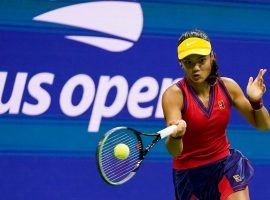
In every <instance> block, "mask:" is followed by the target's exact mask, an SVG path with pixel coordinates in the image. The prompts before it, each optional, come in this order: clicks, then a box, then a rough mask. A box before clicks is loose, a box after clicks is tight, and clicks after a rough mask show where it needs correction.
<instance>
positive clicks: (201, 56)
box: [182, 55, 207, 61]
mask: <svg viewBox="0 0 270 200" xmlns="http://www.w3.org/2000/svg"><path fill="white" fill-rule="evenodd" d="M206 57H207V55H206V56H204V55H200V56H199V57H198V59H200V58H206ZM186 60H192V59H190V58H184V59H182V61H186Z"/></svg>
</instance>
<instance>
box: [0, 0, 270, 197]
mask: <svg viewBox="0 0 270 200" xmlns="http://www.w3.org/2000/svg"><path fill="white" fill-rule="evenodd" d="M89 2H92V3H93V4H94V3H95V2H94V1H72V0H67V1H49V0H48V1H47V0H41V1H27V0H26V1H19V0H10V1H1V2H0V77H1V79H0V97H1V98H0V100H1V101H0V103H1V105H0V114H1V117H0V130H1V131H0V159H1V162H0V169H1V171H2V172H3V173H1V175H0V176H1V177H0V180H1V182H2V185H3V187H1V189H0V194H1V196H2V197H3V199H80V200H81V199H98V198H99V199H118V200H119V199H126V198H127V196H126V195H127V194H130V196H129V197H128V199H138V198H141V199H172V198H173V189H172V183H171V177H170V175H171V160H170V158H169V155H168V154H167V152H166V150H165V148H164V145H163V143H161V144H159V145H158V146H157V147H155V149H154V150H153V152H151V154H150V155H149V158H148V159H146V161H145V163H144V164H143V167H142V168H141V169H140V171H139V172H138V175H137V176H136V177H135V178H134V179H133V180H132V181H130V182H129V183H128V184H127V185H124V186H121V187H111V186H108V185H106V184H105V183H103V182H102V180H101V179H100V177H99V176H98V174H97V170H96V165H95V150H96V146H97V143H98V141H99V139H100V138H101V137H102V136H103V135H104V133H105V132H106V131H107V130H109V129H110V128H112V127H115V126H122V125H125V126H130V127H133V128H136V129H138V130H140V131H146V132H152V131H156V130H159V129H161V128H163V127H164V125H165V124H164V119H163V117H162V111H161V107H160V102H159V100H160V95H161V94H162V92H163V91H164V88H165V87H167V86H168V85H170V84H171V83H172V81H173V80H175V79H177V78H179V77H182V76H183V72H182V71H181V68H180V67H179V65H178V63H177V57H176V43H177V39H178V37H179V35H180V34H181V33H182V32H183V31H186V30H189V29H193V28H199V29H202V30H205V31H206V32H207V33H208V34H209V36H210V38H211V39H212V44H213V48H214V51H215V52H216V53H217V59H218V63H219V66H220V73H221V74H222V75H224V76H228V77H231V78H233V79H234V80H236V81H237V82H238V83H239V85H240V86H241V87H242V88H243V90H244V91H245V87H246V84H247V81H248V78H249V76H256V75H257V72H258V70H259V69H260V68H268V63H270V57H269V52H270V45H269V44H270V26H269V19H270V4H269V3H268V1H256V3H254V2H253V1H248V0H246V1H237V2H235V1H226V0H224V1H211V0H208V1H204V0H201V1H199V0H198V1H173V0H172V1H137V2H134V1H130V2H129V3H130V4H128V5H135V7H132V6H131V8H132V9H131V10H132V12H133V11H134V13H135V14H137V15H135V18H136V20H137V21H138V23H136V22H134V21H132V20H128V19H129V18H128V15H127V17H126V18H123V17H122V18H120V19H121V20H123V21H121V22H119V21H117V22H116V21H113V22H112V23H111V24H113V26H112V28H115V27H116V25H117V24H118V23H120V24H122V25H123V27H124V28H125V26H126V28H125V29H124V32H117V31H118V29H117V28H116V30H117V31H116V32H112V28H106V29H105V28H104V27H105V26H104V25H103V26H101V29H102V31H101V30H98V29H97V25H100V24H102V21H103V20H105V19H108V17H107V18H106V16H107V15H102V14H101V15H100V16H99V18H96V20H94V22H95V23H96V22H97V23H96V24H95V27H96V29H95V27H94V28H92V29H91V28H89V29H87V28H84V27H81V26H79V25H78V26H76V25H72V26H71V25H70V24H67V21H68V22H70V21H72V20H74V19H75V18H77V17H80V14H81V10H79V11H80V12H78V13H77V15H74V13H71V14H69V15H68V17H67V16H65V22H62V23H59V22H58V23H57V22H56V21H54V22H48V21H47V22H45V21H42V20H37V19H34V18H35V17H37V16H41V15H42V14H44V13H48V12H49V11H53V10H56V9H61V8H66V6H71V5H72V6H76V5H83V6H84V5H89V4H87V3H89ZM121 2H122V3H125V2H126V1H121ZM80 3H83V4H80ZM99 3H105V4H106V3H107V2H106V1H99ZM109 3H113V2H112V1H110V2H109ZM118 3H120V2H118ZM132 3H133V4H132ZM93 4H91V5H93ZM120 5H122V4H121V3H120V4H119V6H120ZM110 6H112V5H110ZM90 7H91V6H90ZM73 8H74V7H73ZM110 8H111V11H108V10H107V8H106V7H104V13H103V14H106V13H105V12H113V10H114V9H113V8H112V7H110ZM58 11H59V10H58ZM65 11H66V12H70V10H69V11H67V10H65ZM89 12H90V11H89ZM92 12H93V11H92ZM117 12H119V11H117V6H116V13H117ZM140 12H141V14H142V15H140ZM90 13H91V12H90ZM101 13H102V12H101ZM122 13H124V14H125V11H122ZM129 13H130V12H129ZM91 14H92V13H91ZM91 14H90V15H89V16H88V17H89V18H87V17H85V18H87V20H89V21H90V22H89V23H90V24H91V23H94V22H92V21H91V17H92V18H93V17H95V15H94V14H93V15H91ZM58 18H59V16H57V15H53V19H54V20H56V19H58ZM82 19H84V17H83V18H81V19H80V20H79V22H81V21H82ZM125 19H126V21H125ZM87 20H86V21H87ZM111 20H113V18H112V19H111ZM115 20H116V19H115ZM117 20H119V18H117ZM105 21H106V20H105ZM140 22H141V23H142V26H141V27H140ZM76 23H78V21H77V22H76ZM132 23H134V25H133V24H132ZM114 24H115V26H114ZM130 24H131V25H132V26H130ZM134 27H135V28H134ZM133 28H134V30H133ZM121 30H122V29H121ZM119 31H120V28H119ZM132 31H133V32H132ZM136 31H137V32H136ZM135 32H136V34H137V35H136V34H135ZM132 34H135V36H132ZM71 35H72V36H74V35H75V36H87V37H98V38H99V39H100V38H103V39H104V38H107V39H110V40H106V43H105V44H108V45H105V46H104V44H103V46H102V47H100V46H97V45H93V44H91V45H89V44H86V43H82V42H78V41H75V40H71V39H67V38H66V37H67V36H71ZM136 37H137V38H136ZM97 40H98V39H97ZM112 41H114V42H117V44H119V45H120V44H129V45H131V46H130V47H129V48H126V49H122V50H118V51H111V50H108V49H105V47H108V46H110V47H112V45H111V43H110V42H112ZM99 45H101V44H99ZM268 73H269V72H267V73H266V75H265V83H266V85H267V86H268V85H269V82H270V78H269V77H270V76H269V74H268ZM76 77H79V78H77V79H76ZM5 78H6V79H5ZM74 80H75V81H74ZM114 80H116V83H114V82H113V81H114ZM119 82H120V84H119V85H117V83H119ZM84 83H85V84H86V85H87V87H83V84H84ZM72 84H73V86H74V88H73V89H72ZM110 84H112V86H111V87H109V88H108V87H107V86H108V85H110ZM113 84H116V85H113ZM65 87H67V89H66V90H65V89H64V88H65ZM89 88H90V89H89ZM136 88H137V89H138V90H139V92H137V93H136ZM1 91H2V92H1ZM136 94H137V95H143V94H145V95H146V96H147V97H148V99H146V100H145V101H140V100H141V99H142V98H140V99H136V96H137V95H136ZM65 95H66V96H65ZM68 95H70V96H68ZM84 95H88V96H84ZM91 95H92V96H91ZM151 95H152V96H151ZM61 96H63V101H61V100H60V99H61ZM11 97H12V98H11ZM150 97H151V98H150ZM118 98H120V99H122V100H123V101H122V102H121V100H118ZM116 99H117V101H116ZM102 100H104V102H102ZM269 100H270V93H269V92H266V94H265V96H264V102H265V106H266V107H267V108H269V104H268V102H269ZM83 101H84V104H85V105H84V106H83V105H82V102H83ZM8 102H9V103H8ZM116 102H118V104H117V103H116ZM119 102H120V103H119ZM27 105H28V107H27ZM113 105H115V107H113ZM65 106H66V107H65ZM80 109H81V110H80ZM38 110H40V112H37V111H38ZM31 112H33V113H31ZM228 137H229V139H230V141H231V146H232V147H235V148H238V149H240V150H241V151H242V152H243V153H244V154H245V155H246V156H247V157H249V159H250V160H251V162H252V163H253V165H254V166H255V170H256V172H255V177H254V179H253V180H252V182H251V186H250V187H251V188H250V191H251V196H252V199H256V200H257V199H268V198H270V191H269V188H268V186H267V182H266V180H267V177H269V176H270V167H269V166H270V165H269V164H270V151H269V150H268V148H267V147H268V146H269V145H270V136H269V131H265V132H262V131H257V130H255V129H254V128H252V127H251V126H250V125H249V124H248V123H247V122H246V121H245V120H244V119H243V118H242V117H241V116H240V115H239V114H238V113H236V111H235V110H234V111H233V113H232V117H231V120H230V125H229V128H228ZM153 168H155V171H157V173H158V174H159V175H158V176H157V175H156V173H154V172H155V171H154V170H153ZM263 175H264V176H265V177H264V178H263ZM269 178H270V177H269ZM152 179H153V180H154V181H152ZM146 186H147V188H146ZM157 191H158V192H157ZM140 192H144V196H143V197H141V196H139V194H140ZM4 197H5V198H4Z"/></svg>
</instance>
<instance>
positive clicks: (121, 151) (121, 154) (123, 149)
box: [114, 143, 129, 160]
mask: <svg viewBox="0 0 270 200" xmlns="http://www.w3.org/2000/svg"><path fill="white" fill-rule="evenodd" d="M114 156H115V157H116V158H118V159H119V160H124V159H126V158H127V157H128V156H129V148H128V146H127V145H125V144H123V143H120V144H118V145H116V146H115V147H114Z"/></svg>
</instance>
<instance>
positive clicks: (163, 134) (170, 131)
mask: <svg viewBox="0 0 270 200" xmlns="http://www.w3.org/2000/svg"><path fill="white" fill-rule="evenodd" d="M176 128H177V125H171V126H168V127H167V128H164V129H162V130H160V131H158V132H157V133H159V134H160V137H161V139H162V138H165V137H167V136H169V135H171V134H173V133H174V131H175V130H176Z"/></svg>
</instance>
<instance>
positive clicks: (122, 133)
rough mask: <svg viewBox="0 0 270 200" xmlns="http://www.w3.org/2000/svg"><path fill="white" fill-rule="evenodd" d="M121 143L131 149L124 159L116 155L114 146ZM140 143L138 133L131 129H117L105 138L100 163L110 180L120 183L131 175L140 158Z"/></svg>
mask: <svg viewBox="0 0 270 200" xmlns="http://www.w3.org/2000/svg"><path fill="white" fill-rule="evenodd" d="M120 143H122V144H125V145H127V146H128V147H129V151H130V153H129V156H128V157H127V158H126V159H123V160H121V159H118V158H116V157H115V155H114V148H115V146H116V145H118V144H120ZM138 145H140V143H139V140H138V137H137V135H136V134H135V133H134V132H133V131H131V130H129V129H119V130H116V131H114V132H113V133H111V134H110V135H109V136H108V137H107V138H106V139H105V141H104V143H103V145H102V150H101V153H100V165H101V169H102V171H103V172H102V173H103V175H104V176H105V178H106V179H107V180H108V181H110V182H113V183H118V182H121V181H123V180H124V179H126V178H128V177H129V175H130V173H131V172H132V171H133V169H134V168H135V167H136V165H137V163H138V160H139V158H140V154H141V150H140V148H139V147H138Z"/></svg>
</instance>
